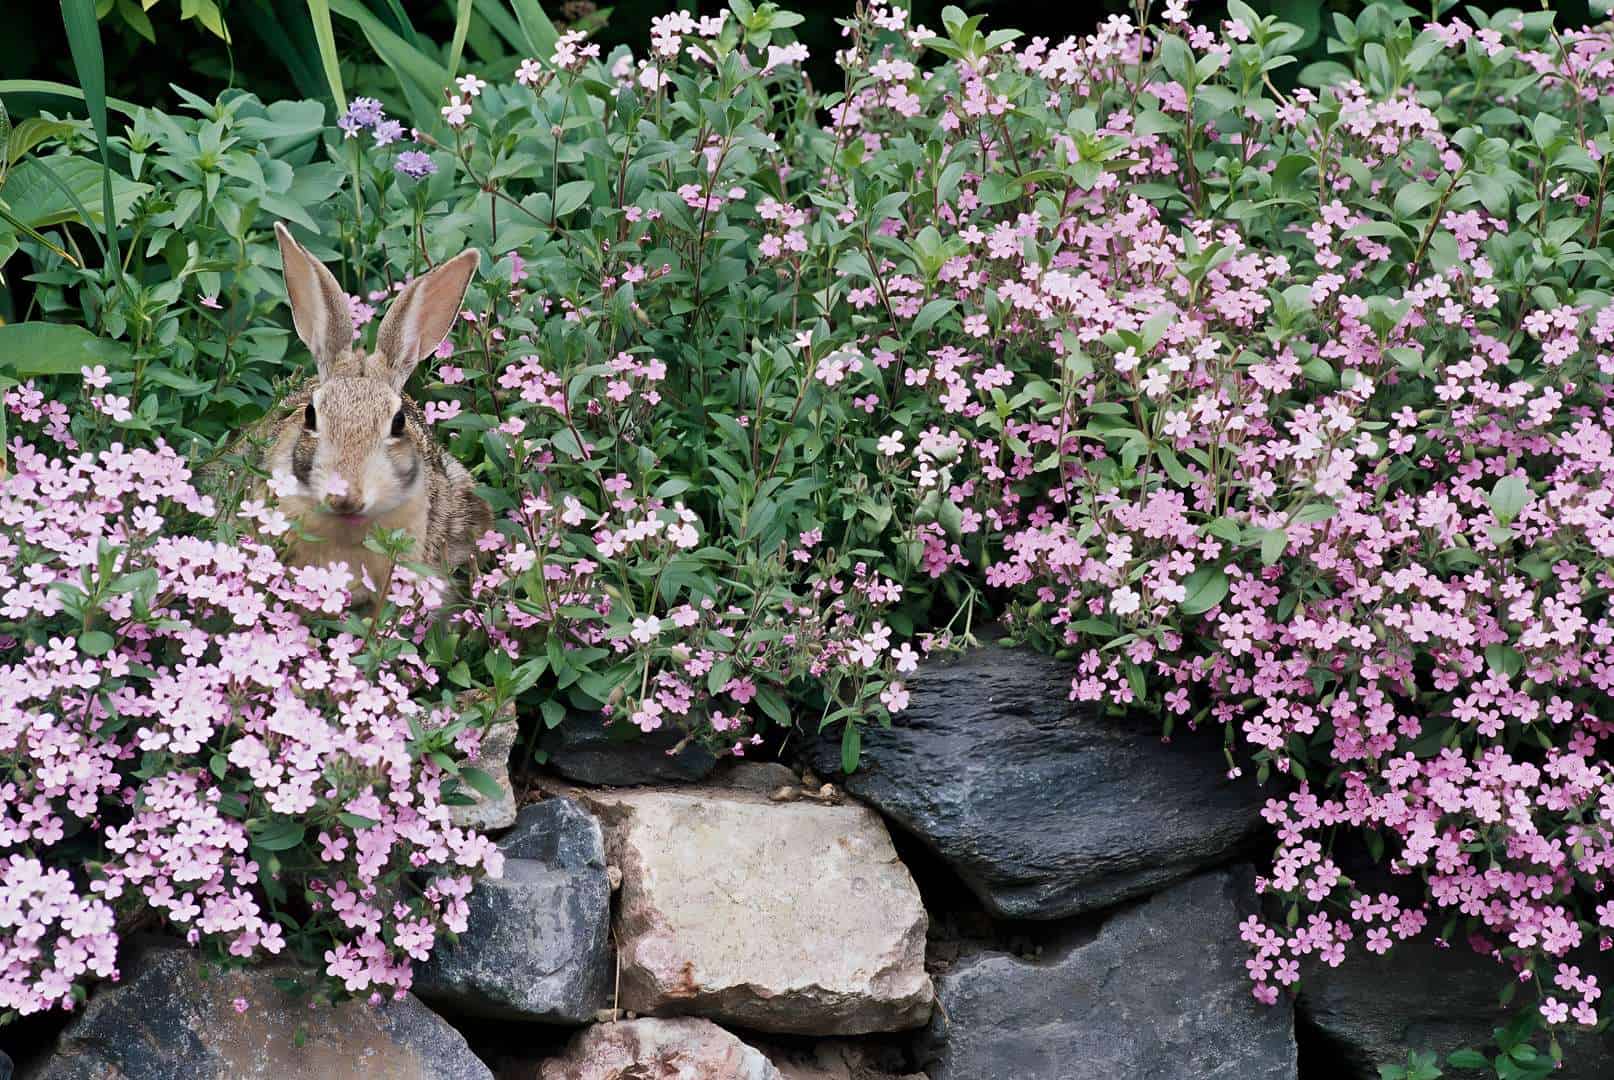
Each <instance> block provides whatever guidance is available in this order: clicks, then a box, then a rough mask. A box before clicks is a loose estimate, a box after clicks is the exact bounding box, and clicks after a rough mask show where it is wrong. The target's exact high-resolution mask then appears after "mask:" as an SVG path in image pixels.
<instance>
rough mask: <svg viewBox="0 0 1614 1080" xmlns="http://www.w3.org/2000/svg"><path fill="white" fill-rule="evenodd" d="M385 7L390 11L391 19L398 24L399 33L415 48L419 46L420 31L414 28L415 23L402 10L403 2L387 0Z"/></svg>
mask: <svg viewBox="0 0 1614 1080" xmlns="http://www.w3.org/2000/svg"><path fill="white" fill-rule="evenodd" d="M387 7H388V8H389V9H390V10H391V11H392V21H393V22H395V23H397V24H398V33H399V35H400V36H401V37H403V39H404V40H405V41H407V42H409V44H411V45H413V46H414V47H415V48H417V49H418V48H420V47H421V36H420V31H418V30H416V29H415V24H414V23H413V22H412V21H410V18H409V13H408V12H406V11H404V8H403V4H401V3H399V2H398V0H387Z"/></svg>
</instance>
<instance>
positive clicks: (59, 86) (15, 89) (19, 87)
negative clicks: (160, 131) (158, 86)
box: [0, 79, 140, 119]
mask: <svg viewBox="0 0 1614 1080" xmlns="http://www.w3.org/2000/svg"><path fill="white" fill-rule="evenodd" d="M0 94H53V95H55V96H56V97H65V98H72V99H73V100H74V101H83V100H84V91H82V90H80V89H79V88H78V87H76V86H68V85H67V84H66V83H59V82H51V81H50V80H49V79H0ZM106 103H107V106H108V107H109V108H112V109H116V110H117V111H118V112H120V113H122V114H123V115H125V116H127V117H130V118H131V119H132V118H133V117H134V114H135V113H137V112H139V111H140V106H138V105H136V104H134V103H133V102H130V101H124V100H123V99H122V98H115V97H109V98H107V99H106Z"/></svg>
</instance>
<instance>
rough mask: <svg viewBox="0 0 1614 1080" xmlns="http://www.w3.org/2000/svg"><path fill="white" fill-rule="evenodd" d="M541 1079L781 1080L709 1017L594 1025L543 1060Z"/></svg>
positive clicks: (748, 1049) (771, 1068)
mask: <svg viewBox="0 0 1614 1080" xmlns="http://www.w3.org/2000/svg"><path fill="white" fill-rule="evenodd" d="M540 1076H541V1078H542V1080H781V1077H780V1075H779V1070H778V1069H775V1068H774V1067H773V1065H772V1064H771V1063H769V1061H768V1059H767V1058H765V1057H763V1056H762V1054H761V1053H759V1052H758V1051H757V1050H755V1049H753V1048H752V1047H749V1046H747V1045H746V1044H745V1043H743V1042H741V1041H740V1040H739V1039H737V1038H735V1037H734V1036H733V1035H730V1034H729V1033H728V1032H726V1031H724V1030H723V1029H722V1028H720V1027H718V1026H717V1025H716V1024H714V1023H712V1022H711V1021H709V1020H697V1019H695V1018H693V1017H679V1018H677V1019H671V1020H657V1019H643V1020H623V1021H619V1022H618V1023H615V1024H595V1025H594V1026H593V1027H591V1028H588V1029H587V1030H585V1031H583V1032H582V1033H580V1034H579V1035H578V1036H577V1037H576V1038H575V1039H573V1040H572V1041H571V1044H570V1045H568V1046H567V1047H566V1052H565V1054H563V1055H562V1056H561V1057H558V1058H554V1059H552V1060H550V1061H546V1062H544V1065H543V1071H542V1072H541V1073H540Z"/></svg>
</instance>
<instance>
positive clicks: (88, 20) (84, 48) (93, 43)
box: [62, 0, 122, 278]
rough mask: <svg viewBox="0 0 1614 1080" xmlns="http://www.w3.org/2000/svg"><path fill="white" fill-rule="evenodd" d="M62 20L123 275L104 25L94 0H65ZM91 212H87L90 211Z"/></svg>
mask: <svg viewBox="0 0 1614 1080" xmlns="http://www.w3.org/2000/svg"><path fill="white" fill-rule="evenodd" d="M62 22H63V23H64V24H65V25H66V27H67V48H68V51H69V52H71V53H72V54H73V68H74V70H75V71H76V72H77V73H78V82H79V85H80V86H81V87H83V88H84V107H85V109H86V110H88V112H89V114H90V123H91V124H93V125H94V126H95V141H96V143H97V145H98V146H99V148H100V151H101V168H102V170H103V172H102V174H101V207H102V212H103V214H104V215H105V217H104V220H103V221H102V226H103V229H104V231H105V232H106V252H107V256H108V266H107V269H108V271H110V272H111V273H115V274H118V275H119V277H120V278H121V276H122V273H121V269H122V261H121V260H120V259H119V258H118V215H117V210H116V209H115V207H114V206H113V203H112V153H111V150H110V148H109V146H108V144H107V123H106V61H105V59H104V58H103V57H102V55H101V25H100V23H98V22H97V21H96V18H95V3H94V0H62ZM86 216H87V215H86Z"/></svg>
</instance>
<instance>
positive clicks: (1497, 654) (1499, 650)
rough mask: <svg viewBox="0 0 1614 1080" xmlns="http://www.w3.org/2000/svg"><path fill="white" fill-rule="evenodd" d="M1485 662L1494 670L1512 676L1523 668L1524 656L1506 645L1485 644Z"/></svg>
mask: <svg viewBox="0 0 1614 1080" xmlns="http://www.w3.org/2000/svg"><path fill="white" fill-rule="evenodd" d="M1485 663H1486V664H1487V665H1488V666H1489V667H1490V669H1491V670H1492V671H1494V672H1497V673H1498V674H1500V675H1506V676H1507V677H1508V678H1510V679H1511V678H1513V676H1515V675H1517V674H1518V673H1519V672H1521V671H1523V670H1524V657H1523V656H1520V655H1519V651H1518V650H1517V649H1515V648H1512V647H1511V646H1508V645H1487V646H1486V647H1485Z"/></svg>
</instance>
